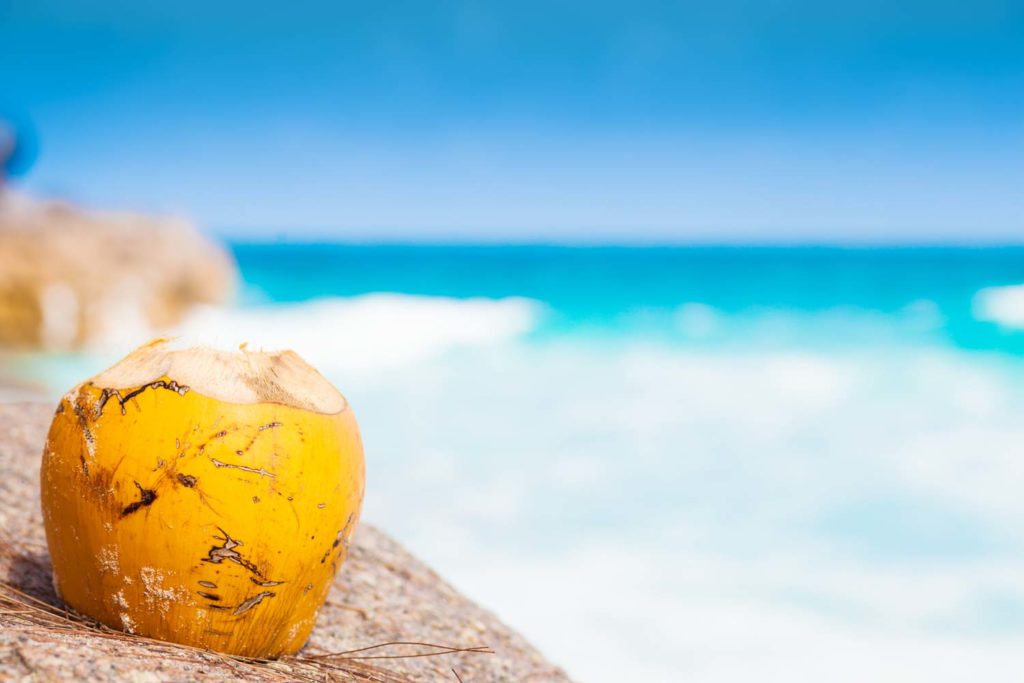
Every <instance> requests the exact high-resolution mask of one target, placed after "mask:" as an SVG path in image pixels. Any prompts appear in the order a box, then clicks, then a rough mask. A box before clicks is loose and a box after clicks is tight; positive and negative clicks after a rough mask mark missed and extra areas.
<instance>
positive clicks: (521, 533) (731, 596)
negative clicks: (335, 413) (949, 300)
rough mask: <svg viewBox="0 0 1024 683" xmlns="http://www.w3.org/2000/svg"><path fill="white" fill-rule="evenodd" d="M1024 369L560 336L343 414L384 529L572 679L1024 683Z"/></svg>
mask: <svg viewBox="0 0 1024 683" xmlns="http://www.w3.org/2000/svg"><path fill="white" fill-rule="evenodd" d="M851 324H852V323H851ZM1022 373H1024V368H1021V367H1020V366H1019V364H1016V363H1015V362H1013V361H1009V360H998V359H979V358H976V357H972V356H969V355H967V354H961V353H959V352H957V351H955V350H952V349H942V348H913V349H906V348H895V349H888V348H887V349H882V350H877V349H876V350H874V351H872V352H870V353H865V352H861V351H856V350H850V349H847V350H845V351H828V352H824V351H821V352H809V351H803V352H801V351H794V350H788V351H766V350H763V349H762V350H756V349H746V350H744V351H730V352H721V351H719V352H711V351H696V350H693V349H686V348H678V347H676V348H673V347H667V346H661V347H658V346H652V345H650V344H642V343H636V344H629V345H627V346H626V347H625V348H617V349H607V348H605V349H602V348H588V347H584V346H580V345H578V344H575V343H571V342H567V341H565V340H562V341H557V342H552V343H548V344H545V345H530V346H524V345H513V346H511V347H508V348H506V349H505V350H504V351H503V352H502V353H501V354H500V355H491V354H487V353H479V352H471V353H466V354H458V355H455V356H450V357H447V358H446V359H445V360H444V361H443V362H439V363H431V364H430V366H429V367H410V368H409V369H408V372H407V374H405V376H404V377H401V378H399V377H392V378H388V379H380V378H378V379H373V380H372V381H368V382H366V383H363V382H362V381H360V382H357V383H356V384H355V385H354V386H352V387H351V388H350V393H351V394H352V395H353V396H354V397H355V400H356V401H357V402H358V403H360V404H361V405H362V406H363V413H362V420H363V424H364V426H365V427H364V431H365V433H366V434H368V435H371V436H368V437H367V448H368V449H370V452H371V453H372V454H373V456H372V457H374V458H376V463H377V465H376V466H377V467H378V468H380V469H381V470H382V471H386V472H388V473H389V474H388V476H387V477H386V478H382V479H381V480H379V481H378V483H377V486H376V487H375V489H374V491H373V493H372V495H371V496H370V497H369V498H368V517H369V518H372V519H375V520H377V521H378V522H382V523H383V525H384V526H385V527H386V528H388V529H390V530H392V531H393V532H395V533H396V534H398V535H399V537H400V538H401V539H402V540H403V541H405V542H406V543H408V544H409V545H411V546H412V547H413V548H414V550H415V551H416V552H417V553H419V554H422V555H424V556H426V558H427V559H428V560H429V561H430V562H431V563H433V564H435V565H436V566H438V567H439V568H440V570H441V572H442V573H443V574H444V575H446V576H447V577H449V578H450V579H451V580H452V581H453V582H454V583H455V584H456V585H458V586H460V588H462V589H464V590H466V591H467V592H469V593H470V594H471V595H472V596H473V597H475V598H477V599H479V600H481V601H482V602H484V603H485V604H487V605H488V606H491V607H493V608H494V609H496V610H497V612H498V613H499V614H500V615H501V616H502V617H503V618H505V619H506V620H508V621H509V622H510V623H512V624H513V625H514V626H516V627H518V628H520V629H522V630H523V631H524V632H525V633H526V634H527V636H528V637H530V638H532V639H533V640H534V641H535V642H537V643H539V645H540V646H541V648H542V649H543V650H544V651H545V652H546V653H547V654H549V655H550V656H552V657H553V658H554V659H555V660H556V661H559V662H560V663H562V664H563V665H564V666H566V668H567V669H568V670H569V671H570V673H572V674H573V675H575V676H576V677H578V678H579V679H580V680H593V681H621V680H651V681H675V680H700V681H748V680H750V678H751V676H752V675H756V677H757V679H758V680H764V681H813V680H823V679H828V680H839V681H860V680H878V681H915V680H921V681H925V680H927V681H959V680H964V679H965V677H966V678H970V677H972V676H975V677H980V678H986V677H992V676H996V675H997V674H998V673H999V672H1000V671H1006V670H1015V669H1017V668H1019V667H1020V666H1022V665H1024V655H1022V654H1020V652H1019V651H1018V650H1017V649H1015V647H1014V646H1013V645H1012V640H1013V637H1014V634H1016V636H1018V637H1019V634H1020V633H1021V632H1024V607H1021V606H1024V584H1021V583H1020V581H1019V578H1018V577H1019V576H1020V575H1021V573H1022V572H1024V564H1022V563H1021V562H1020V560H1019V557H1020V554H1019V551H1020V550H1021V549H1022V548H1024V534H1021V533H1020V531H1019V530H1020V529H1021V528H1024V524H1022V523H1024V498H1022V497H1021V496H1020V495H1019V482H1020V481H1021V480H1024V464H1022V463H1021V459H1020V458H1019V457H1018V453H1019V445H1020V444H1021V443H1024V427H1021V426H1020V420H1019V415H1020V414H1021V412H1022V410H1024V396H1022V393H1021V392H1020V391H1019V390H1018V389H1017V388H1016V387H1017V381H1016V380H1017V378H1019V377H1020V376H1021V374H1022ZM408 386H415V387H416V389H415V404H414V405H413V404H411V403H407V402H405V401H399V402H397V403H396V402H395V401H394V397H395V396H397V395H400V394H401V393H403V392H404V391H407V390H408V389H403V387H408ZM396 424H401V425H403V427H402V428H401V429H394V428H392V429H390V430H388V431H387V432H386V433H385V431H384V427H385V425H391V426H392V427H393V426H394V425H396ZM414 452H415V453H418V454H420V455H418V456H417V457H416V458H415V459H416V460H417V461H419V463H420V466H418V467H414V468H408V469H406V468H405V466H404V465H403V464H402V463H405V462H407V461H408V458H409V455H408V454H410V453H414ZM372 463H373V461H371V464H372ZM413 509H415V513H413V512H412V510H413ZM1015 610H1017V611H1019V612H1021V614H1020V620H1021V623H1020V624H1019V625H1017V626H1014V624H1015V623H1017V622H1015V621H1013V620H1014V619H1017V618H1018V617H1016V616H1014V615H1015V614H1017V611H1015ZM1015 629H1016V630H1015ZM1007 667H1010V668H1007ZM752 672H756V673H752Z"/></svg>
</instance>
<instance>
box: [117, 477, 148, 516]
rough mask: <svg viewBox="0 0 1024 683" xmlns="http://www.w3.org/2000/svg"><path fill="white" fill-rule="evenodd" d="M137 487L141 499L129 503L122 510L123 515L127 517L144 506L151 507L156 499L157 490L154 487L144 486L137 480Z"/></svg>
mask: <svg viewBox="0 0 1024 683" xmlns="http://www.w3.org/2000/svg"><path fill="white" fill-rule="evenodd" d="M135 487H136V488H138V489H139V500H137V501H135V502H133V503H129V504H128V505H126V506H125V508H124V509H123V510H121V517H127V516H128V515H130V514H132V513H133V512H138V511H139V510H140V509H142V508H144V507H149V506H150V505H152V504H153V501H155V500H156V491H154V490H153V489H145V488H142V484H140V483H139V482H135Z"/></svg>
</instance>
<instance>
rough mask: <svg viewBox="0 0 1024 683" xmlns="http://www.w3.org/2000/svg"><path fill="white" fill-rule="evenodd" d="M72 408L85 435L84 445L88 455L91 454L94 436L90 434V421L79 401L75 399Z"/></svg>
mask: <svg viewBox="0 0 1024 683" xmlns="http://www.w3.org/2000/svg"><path fill="white" fill-rule="evenodd" d="M72 410H74V411H75V417H77V418H78V425H79V426H80V427H81V428H82V435H83V436H85V447H86V449H87V450H88V451H89V455H90V456H92V454H93V451H94V449H95V448H96V438H95V437H94V436H93V435H92V428H91V422H90V420H89V418H88V417H87V416H86V414H85V408H83V407H82V404H81V403H78V402H77V401H76V402H75V404H74V406H73V407H72Z"/></svg>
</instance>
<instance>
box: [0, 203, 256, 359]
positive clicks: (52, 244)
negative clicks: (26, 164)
mask: <svg viewBox="0 0 1024 683" xmlns="http://www.w3.org/2000/svg"><path fill="white" fill-rule="evenodd" d="M235 277H236V273H235V267H234V264H233V262H232V260H231V258H230V257H229V256H228V254H227V253H226V252H225V251H224V250H223V249H221V248H220V247H219V246H217V245H215V244H213V243H212V242H210V241H209V240H207V239H206V238H204V237H203V236H202V235H200V234H199V232H198V231H197V230H196V229H195V228H194V227H193V226H192V225H190V224H189V223H188V222H185V221H182V220H177V219H170V218H154V217H147V216H139V215H132V214H121V213H98V212H86V211H84V210H82V209H78V208H76V207H73V206H71V205H70V204H66V203H63V202H53V201H46V202H44V201H37V200H34V199H30V198H27V197H25V196H24V195H19V194H15V193H14V192H13V191H11V190H3V189H2V188H0V348H3V347H7V348H17V349H45V350H51V351H62V350H69V349H75V348H79V347H82V346H85V345H89V344H100V343H103V341H104V340H108V339H113V340H117V339H120V340H123V339H124V338H125V337H126V333H130V334H134V336H139V337H145V336H147V334H148V333H149V332H150V331H151V330H153V329H155V328H162V327H166V326H168V325H172V324H174V323H176V322H177V321H178V320H180V318H181V317H182V315H183V314H184V313H185V311H186V310H187V309H188V308H189V307H191V306H193V305H195V304H202V303H219V302H223V301H225V300H226V299H227V298H229V297H230V296H231V293H232V290H233V288H234V283H235Z"/></svg>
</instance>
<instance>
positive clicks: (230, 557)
mask: <svg viewBox="0 0 1024 683" xmlns="http://www.w3.org/2000/svg"><path fill="white" fill-rule="evenodd" d="M217 529H218V530H219V531H220V532H221V533H222V534H224V535H223V536H214V538H216V539H218V540H221V541H224V544H223V545H219V546H218V545H215V546H213V547H211V548H210V551H209V553H207V556H206V557H204V558H202V561H203V562H209V563H211V564H221V563H222V562H223V561H224V560H227V561H229V562H234V563H235V564H237V565H239V566H241V567H245V568H246V569H248V570H249V571H250V572H252V573H253V574H255V575H256V576H258V577H260V578H261V579H262V578H264V576H263V572H261V571H260V570H259V567H257V566H256V565H255V564H253V563H252V562H250V561H249V560H247V559H245V558H244V557H242V556H241V555H240V554H239V553H238V551H237V550H235V548H239V547H241V546H243V545H245V544H244V543H243V542H242V541H239V540H236V539H234V538H231V536H229V535H228V532H226V531H224V530H223V529H221V528H220V527H217Z"/></svg>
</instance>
